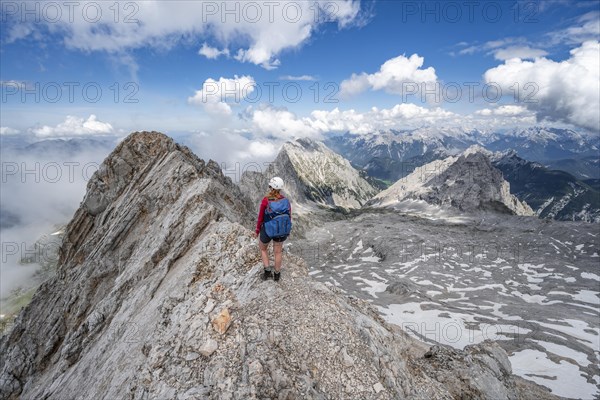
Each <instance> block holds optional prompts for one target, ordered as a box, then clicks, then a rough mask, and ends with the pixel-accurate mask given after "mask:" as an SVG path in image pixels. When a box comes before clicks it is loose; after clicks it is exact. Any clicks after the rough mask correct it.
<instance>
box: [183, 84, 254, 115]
mask: <svg viewBox="0 0 600 400" xmlns="http://www.w3.org/2000/svg"><path fill="white" fill-rule="evenodd" d="M255 87H256V82H255V81H254V78H252V77H251V76H242V77H241V78H238V76H237V75H235V76H234V78H233V79H228V78H223V77H221V78H219V80H218V81H215V80H214V79H212V78H209V79H207V80H206V81H204V83H203V84H202V89H200V90H197V91H196V93H195V94H194V96H192V97H189V98H188V103H190V104H194V105H200V106H202V107H204V109H205V110H206V111H207V112H208V113H211V114H220V115H231V107H230V105H229V103H240V102H241V101H242V100H244V99H245V98H247V97H248V95H250V94H251V93H252V92H253V91H254V89H255Z"/></svg>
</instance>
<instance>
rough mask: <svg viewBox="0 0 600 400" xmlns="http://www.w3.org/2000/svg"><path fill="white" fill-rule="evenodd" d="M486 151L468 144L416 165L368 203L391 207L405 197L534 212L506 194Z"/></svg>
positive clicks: (460, 207)
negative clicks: (457, 152)
mask: <svg viewBox="0 0 600 400" xmlns="http://www.w3.org/2000/svg"><path fill="white" fill-rule="evenodd" d="M486 153H489V152H487V151H486V150H484V149H482V148H480V147H478V146H472V147H470V148H469V149H467V150H466V151H465V152H464V153H463V154H461V155H460V156H457V157H448V158H446V159H444V160H436V161H433V162H431V163H429V164H426V165H424V166H422V167H419V168H417V169H416V170H415V171H414V172H413V173H411V174H410V175H408V176H406V177H404V178H401V179H400V180H399V181H398V182H396V183H395V184H393V185H392V186H390V187H389V188H388V189H386V190H385V191H383V192H381V193H379V194H378V195H377V196H375V197H374V198H373V200H371V201H370V202H369V205H373V206H393V205H395V204H397V203H399V202H401V201H405V200H423V201H425V202H427V203H429V204H433V205H440V206H450V207H453V208H456V209H458V210H460V211H466V212H473V211H495V212H501V213H508V214H516V215H534V212H533V210H532V209H531V207H529V206H528V205H527V203H525V202H521V201H519V200H518V199H517V198H516V197H515V196H514V195H511V194H510V185H509V183H508V182H507V181H505V180H504V178H503V177H502V173H501V172H500V171H499V170H497V169H496V168H494V166H493V165H492V164H491V162H490V160H489V157H488V154H486Z"/></svg>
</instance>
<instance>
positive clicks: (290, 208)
mask: <svg viewBox="0 0 600 400" xmlns="http://www.w3.org/2000/svg"><path fill="white" fill-rule="evenodd" d="M288 201H289V200H288ZM289 203H290V207H289V210H290V221H291V220H292V202H291V201H290V202H289Z"/></svg>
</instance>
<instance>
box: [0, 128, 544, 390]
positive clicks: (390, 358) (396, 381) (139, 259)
mask: <svg viewBox="0 0 600 400" xmlns="http://www.w3.org/2000/svg"><path fill="white" fill-rule="evenodd" d="M243 198H244V196H243V195H242V194H241V193H240V192H239V190H238V189H237V187H236V186H235V185H234V184H233V183H232V182H231V180H230V179H229V178H226V177H224V176H223V174H222V173H221V171H220V170H219V169H218V167H217V165H216V163H214V162H209V163H205V162H204V161H202V160H200V159H198V158H197V157H195V156H194V155H193V153H191V152H190V151H189V150H188V149H187V148H185V147H183V146H179V145H177V144H176V143H174V142H173V141H172V140H171V139H169V138H168V137H166V136H164V135H162V134H159V133H156V132H152V133H146V132H141V133H140V132H137V133H134V134H132V135H130V136H129V137H128V138H127V139H125V140H124V141H123V142H122V143H121V144H119V146H117V148H116V149H115V150H114V151H113V152H112V153H111V154H110V155H109V157H108V158H107V159H106V160H105V161H104V162H103V163H102V165H101V167H100V169H99V170H98V171H97V172H96V173H95V174H94V175H93V177H92V179H91V180H90V182H89V184H88V188H87V193H86V195H85V197H84V199H83V201H82V203H81V206H80V208H79V209H78V210H77V212H76V213H75V215H74V217H73V219H72V220H71V221H70V223H69V224H68V225H67V227H66V232H65V238H64V242H63V245H62V247H61V249H60V258H59V266H58V276H57V277H55V278H53V279H51V280H49V281H47V282H45V283H44V284H42V286H41V287H40V288H39V289H38V291H37V292H36V293H35V295H34V297H33V300H32V302H31V303H30V304H29V306H28V307H26V308H25V309H24V310H23V311H22V312H21V313H20V315H19V317H18V318H17V320H16V322H15V324H14V326H13V328H12V330H11V331H10V332H9V333H8V334H7V335H5V336H3V337H2V338H1V339H0V352H1V353H2V354H3V355H4V356H3V357H2V360H1V364H0V382H2V384H1V386H0V394H1V395H2V398H6V399H16V398H21V399H38V398H57V399H63V398H73V397H74V396H76V397H77V398H109V399H122V398H128V399H148V398H160V399H163V398H165V399H166V398H177V399H198V398H205V399H226V398H229V399H258V398H275V397H276V398H279V399H325V398H361V399H375V398H377V399H397V398H411V399H446V398H457V397H465V396H466V397H469V398H505V399H517V398H536V399H540V398H552V397H551V396H549V395H547V393H546V392H543V391H542V390H541V389H539V388H538V387H536V386H535V385H532V384H527V383H525V382H522V381H521V380H519V379H517V378H515V377H514V376H513V375H511V367H510V363H509V362H508V358H507V356H506V353H505V352H504V351H503V350H502V349H500V348H499V347H498V345H497V344H495V343H491V342H484V343H480V344H477V345H474V346H469V347H467V348H465V349H464V350H453V349H449V348H445V347H440V346H436V347H434V348H432V349H430V350H429V351H427V346H424V345H423V344H422V343H420V342H417V341H415V340H414V339H412V338H410V337H408V336H407V335H405V334H404V333H403V332H402V331H400V330H398V329H396V328H393V327H391V326H390V325H388V324H386V323H385V322H383V321H382V319H381V318H380V317H379V316H378V314H377V313H376V312H375V311H374V309H373V308H372V307H371V306H369V305H368V304H367V303H366V302H363V301H359V300H356V299H353V298H347V297H345V296H343V295H341V294H340V293H337V291H335V290H333V291H332V290H329V289H328V288H327V287H325V286H324V285H322V284H318V283H317V282H316V281H314V280H312V279H311V278H310V277H308V276H307V268H306V264H305V263H304V262H303V261H302V260H301V259H299V258H297V257H295V256H292V255H289V254H286V256H285V260H284V263H285V268H286V270H285V273H284V276H283V278H282V281H280V282H278V283H277V284H276V283H275V282H272V281H270V282H262V281H261V280H260V279H259V271H260V268H261V265H260V262H259V255H258V252H257V249H256V241H255V239H253V237H252V232H251V231H250V230H248V229H246V228H245V227H243V226H242V225H240V224H239V223H238V221H244V220H245V215H246V214H247V208H246V205H245V204H244V200H243ZM456 371H462V372H461V373H460V374H458V375H457V374H456Z"/></svg>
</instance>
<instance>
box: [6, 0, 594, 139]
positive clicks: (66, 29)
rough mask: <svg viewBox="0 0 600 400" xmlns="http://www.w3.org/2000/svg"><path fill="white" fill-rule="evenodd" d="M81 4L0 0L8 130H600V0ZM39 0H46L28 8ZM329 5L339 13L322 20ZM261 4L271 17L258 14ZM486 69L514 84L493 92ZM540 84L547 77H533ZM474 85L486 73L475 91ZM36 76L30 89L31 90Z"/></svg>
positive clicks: (499, 81) (45, 133)
mask: <svg viewBox="0 0 600 400" xmlns="http://www.w3.org/2000/svg"><path fill="white" fill-rule="evenodd" d="M55 4H62V3H60V2H59V3H55ZM76 4H77V5H76V6H75V8H74V9H73V10H72V11H73V16H72V19H71V17H70V16H69V10H67V9H66V8H64V7H63V8H62V10H61V17H60V18H55V17H56V15H57V14H56V10H54V9H52V8H47V9H44V3H40V2H29V3H27V2H8V1H2V28H1V33H2V39H1V44H2V47H1V51H0V55H1V61H0V63H1V64H0V66H1V70H0V80H1V81H2V91H3V93H2V111H1V114H0V117H1V126H2V133H3V134H13V135H14V134H24V135H33V136H35V137H38V138H48V137H68V136H81V135H98V134H126V133H129V132H130V131H133V130H141V129H155V130H162V131H165V132H167V133H186V132H195V133H199V132H202V135H204V136H207V135H208V136H210V135H214V134H215V132H219V133H220V134H223V135H230V136H231V137H235V135H239V134H243V135H244V136H245V137H250V138H253V139H255V140H258V141H261V140H262V141H265V140H277V139H281V140H283V139H289V138H290V137H295V136H319V135H323V134H326V133H327V132H330V131H353V132H355V133H362V132H365V131H368V130H376V129H388V128H404V127H406V128H408V127H414V126H422V125H440V126H446V125H448V124H450V125H451V124H464V127H465V128H478V129H491V130H497V129H504V128H508V127H511V126H526V125H532V124H539V123H542V124H553V125H567V126H570V127H573V128H576V129H580V130H586V131H589V132H592V133H594V132H595V133H597V132H598V125H599V124H600V123H598V121H597V120H598V113H597V109H598V108H597V107H596V108H595V111H594V107H595V106H596V105H598V90H596V88H597V86H598V73H597V71H594V70H597V68H596V67H597V65H598V39H599V35H600V33H599V30H600V28H599V25H600V22H599V21H600V11H599V9H598V8H599V3H598V2H596V1H591V2H585V1H567V0H565V1H545V2H534V1H519V2H515V1H475V2H471V3H469V2H434V1H431V2H420V1H418V2H417V1H414V2H413V1H377V2H366V1H362V2H359V1H357V0H354V1H350V0H349V1H339V2H326V1H324V2H320V3H313V2H293V1H292V2H283V1H282V2H275V4H276V8H274V9H272V11H273V16H272V20H269V16H268V12H269V8H268V6H267V5H266V3H265V2H260V1H259V2H254V3H253V4H254V5H255V6H253V7H254V8H247V9H243V7H246V6H245V3H244V2H239V3H236V2H228V3H227V4H229V5H228V6H227V7H236V4H237V7H238V8H237V10H234V11H235V12H234V13H233V14H226V15H225V16H223V14H222V11H223V9H222V4H224V3H222V2H210V1H209V2H204V3H202V2H191V1H182V2H168V3H167V2H162V3H161V2H153V1H145V2H138V3H135V2H121V3H116V4H117V6H118V9H119V15H118V16H117V15H115V14H114V12H115V5H114V4H115V3H113V2H77V3H76ZM99 4H100V5H101V6H102V7H103V8H102V9H101V11H102V14H101V17H99V18H98V20H97V21H95V20H94V16H95V15H96V14H95V11H96V10H97V7H98V5H99ZM26 7H27V9H29V10H34V11H33V12H32V13H30V14H26V13H25V15H24V11H25V8H26ZM36 7H37V8H36ZM110 7H112V8H110ZM284 8H285V9H286V10H287V11H286V13H284V12H283V9H284ZM84 9H85V12H84ZM317 9H319V10H320V11H319V12H320V13H321V14H320V15H322V16H323V15H328V14H327V12H331V11H332V10H333V12H331V15H330V18H328V20H321V21H315V19H314V18H313V17H314V15H315V10H317ZM253 10H260V12H261V16H260V18H258V17H257V18H255V19H254V20H252V18H254V17H253V16H252V15H250V14H248V13H250V12H252V11H253ZM298 10H299V13H298ZM293 12H295V13H296V14H294V13H293ZM127 15H130V19H131V20H127V21H126V17H127ZM235 16H237V17H238V18H239V22H235V21H234V20H233V18H234V17H235ZM295 16H299V18H298V20H294V18H295ZM223 18H225V20H223ZM35 19H38V21H34V20H35ZM52 19H53V21H49V20H52ZM323 19H325V18H323ZM115 20H116V21H115ZM200 49H203V50H202V51H200ZM224 51H226V52H228V54H221V55H220V56H217V57H215V54H217V53H218V52H224ZM211 52H212V54H211ZM199 53H203V54H204V55H203V54H199ZM411 56H413V57H411ZM511 59H512V60H511ZM386 63H387V67H382V66H383V65H384V64H386ZM581 68H583V69H581ZM299 77H304V79H302V80H299V79H297V78H299ZM220 78H222V80H221V81H219V80H220ZM242 78H245V79H246V81H245V82H250V86H248V87H251V90H250V93H248V92H247V91H246V92H245V93H242V92H240V93H238V94H239V96H240V98H239V99H238V100H241V101H235V99H233V98H231V96H230V97H223V96H222V93H221V92H218V93H215V94H214V95H213V98H210V95H209V96H208V97H206V96H204V97H203V96H202V93H204V95H206V94H207V93H208V92H209V91H211V90H213V89H215V88H219V89H223V88H225V87H227V86H226V85H231V86H230V89H236V88H237V89H240V87H241V86H240V85H238V83H239V82H241V81H242V80H241V79H242ZM211 79H212V80H214V81H216V82H217V83H214V82H213V81H210V80H211ZM207 82H208V86H206V85H207ZM211 82H213V83H212V84H211ZM486 83H487V84H488V85H490V84H491V85H492V86H493V87H492V88H491V89H494V90H497V89H498V88H499V89H500V90H502V93H503V94H505V95H506V96H504V97H502V98H500V99H495V98H493V97H494V96H491V97H490V96H488V97H484V93H483V92H482V87H483V85H485V84H486ZM528 83H529V84H533V85H535V87H532V86H530V87H529V88H528V89H529V91H527V90H524V88H523V86H524V85H526V84H528ZM465 84H470V85H474V84H477V85H479V86H476V87H473V89H472V90H473V94H474V98H473V99H470V98H469V96H468V90H469V87H468V86H465ZM515 84H517V85H519V88H520V91H519V93H520V95H521V96H520V97H518V98H515V96H514V94H515V93H516V92H514V90H515V88H516V86H515ZM68 85H71V87H72V88H73V101H72V102H71V101H69V92H68V90H69V86H68ZM84 85H87V90H88V92H87V95H88V97H87V98H86V93H84V92H83V86H84ZM203 85H205V86H203ZM277 85H278V86H277ZM284 85H287V86H286V88H287V90H288V92H287V94H288V97H287V98H286V97H285V93H284V91H283V87H284ZM410 85H413V86H410ZM457 86H458V87H460V88H461V90H463V93H462V96H460V97H458V98H457V99H458V100H456V101H444V100H447V99H446V98H447V97H452V98H454V94H452V95H448V94H447V95H446V96H443V94H444V92H443V91H442V90H453V89H454V88H455V87H457ZM269 87H273V95H274V96H273V98H272V99H271V98H269V96H268V90H269ZM298 87H299V88H300V89H301V90H302V93H301V94H300V95H298V96H297V99H296V100H297V101H296V100H294V97H295V96H296V94H298V93H297V88H298ZM57 88H59V89H60V90H61V91H62V92H61V94H60V99H61V100H60V101H58V102H56V103H54V102H52V101H51V100H52V98H55V97H56V95H57V92H56V90H57ZM97 88H100V89H101V90H102V95H101V96H96V89H97ZM117 88H118V92H117ZM415 88H419V90H422V89H423V88H429V90H433V91H434V92H435V90H437V93H440V94H441V100H440V101H435V99H434V96H433V94H432V93H434V92H430V95H429V97H428V98H427V99H426V100H427V101H422V99H421V96H420V94H422V91H421V92H417V93H416V94H412V93H409V91H408V90H409V89H415ZM436 88H437V89H436ZM23 89H27V90H29V93H30V94H29V95H27V96H25V97H23ZM202 89H204V91H203V92H202V93H197V91H200V90H202ZM317 89H318V92H317ZM594 90H595V92H594ZM534 92H535V93H534ZM452 93H454V92H452ZM36 94H37V95H39V96H40V99H39V101H38V100H36V99H35V95H36ZM528 94H529V95H533V94H535V96H534V97H531V96H530V97H529V98H527V95H528ZM195 95H197V97H196V100H194V99H193V98H194V96H195ZM327 95H329V97H327ZM127 96H129V97H127ZM245 96H247V97H248V98H247V99H244V97H245ZM315 97H316V98H315ZM94 98H98V101H97V102H92V101H91V100H93V99H94ZM326 99H329V100H334V101H335V100H337V102H330V101H329V102H328V101H326ZM128 100H133V101H137V102H135V103H131V102H128ZM525 100H535V102H529V101H525ZM207 103H210V104H207ZM373 107H376V110H374V109H373ZM582 107H583V108H582ZM315 110H316V111H315ZM68 116H70V117H71V118H70V119H68V118H67V117H68ZM92 116H93V118H92Z"/></svg>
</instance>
